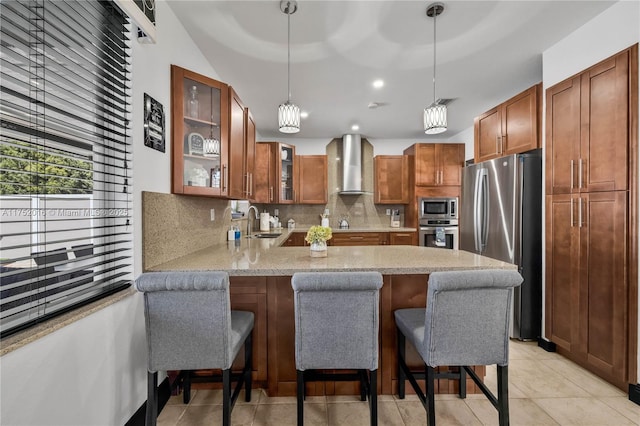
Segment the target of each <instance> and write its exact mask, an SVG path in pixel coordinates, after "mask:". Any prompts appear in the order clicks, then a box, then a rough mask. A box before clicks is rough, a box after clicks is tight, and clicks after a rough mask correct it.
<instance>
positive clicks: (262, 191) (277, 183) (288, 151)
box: [253, 142, 296, 204]
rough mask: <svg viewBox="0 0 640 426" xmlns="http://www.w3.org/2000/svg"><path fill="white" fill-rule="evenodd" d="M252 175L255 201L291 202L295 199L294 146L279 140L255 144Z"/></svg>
mask: <svg viewBox="0 0 640 426" xmlns="http://www.w3.org/2000/svg"><path fill="white" fill-rule="evenodd" d="M255 152H256V156H255V173H254V176H253V181H254V182H253V183H254V188H255V189H254V191H255V196H254V197H253V199H254V201H255V202H256V203H274V204H293V203H294V201H295V189H296V188H295V186H294V185H295V179H294V178H295V172H296V169H295V168H294V165H295V164H294V163H295V161H296V158H295V157H296V148H295V146H293V145H287V144H283V143H280V142H260V143H257V144H256V145H255Z"/></svg>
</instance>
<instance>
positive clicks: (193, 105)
mask: <svg viewBox="0 0 640 426" xmlns="http://www.w3.org/2000/svg"><path fill="white" fill-rule="evenodd" d="M199 110H200V102H199V101H198V87H197V86H191V89H190V90H189V102H188V103H187V115H188V116H189V117H191V118H198V117H199Z"/></svg>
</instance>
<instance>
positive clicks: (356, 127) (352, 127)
mask: <svg viewBox="0 0 640 426" xmlns="http://www.w3.org/2000/svg"><path fill="white" fill-rule="evenodd" d="M351 130H360V126H358V125H357V124H354V125H353V126H351Z"/></svg>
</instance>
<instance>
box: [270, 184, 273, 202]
mask: <svg viewBox="0 0 640 426" xmlns="http://www.w3.org/2000/svg"><path fill="white" fill-rule="evenodd" d="M269 201H273V186H270V187H269Z"/></svg>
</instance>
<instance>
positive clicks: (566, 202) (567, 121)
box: [545, 46, 638, 389]
mask: <svg viewBox="0 0 640 426" xmlns="http://www.w3.org/2000/svg"><path fill="white" fill-rule="evenodd" d="M630 58H635V59H634V60H635V61H637V46H635V47H634V48H631V49H627V50H625V51H623V52H621V53H619V54H617V55H615V56H613V57H611V58H609V59H607V60H605V61H603V62H601V63H599V64H597V65H595V66H593V67H591V68H589V69H588V70H586V71H584V72H582V73H580V74H579V75H576V76H573V77H571V78H569V79H567V80H565V81H563V82H561V83H558V84H556V85H555V86H553V87H551V88H549V89H547V92H546V99H547V102H546V104H547V111H546V114H547V120H546V132H547V133H546V190H547V196H546V281H545V285H546V291H545V295H546V296H545V297H546V300H545V334H546V337H547V338H549V339H550V340H551V341H552V342H554V343H555V344H556V345H557V347H558V352H560V353H561V354H563V355H565V356H567V357H568V358H570V359H572V360H573V361H575V362H577V363H579V364H580V365H582V366H583V367H585V368H587V369H589V370H590V371H592V372H593V373H595V374H597V375H599V376H600V377H602V378H604V379H605V380H607V381H609V382H611V383H613V384H615V385H616V386H618V387H620V388H622V389H626V387H627V385H628V382H629V381H631V380H634V379H635V365H636V364H635V359H636V356H637V355H636V350H635V348H631V349H629V343H630V340H629V335H631V334H635V332H634V331H633V330H637V328H636V327H637V316H635V315H633V313H634V312H637V297H635V296H631V295H635V294H637V293H636V291H637V282H636V280H635V279H634V280H631V279H630V277H634V276H636V274H637V266H636V265H635V263H636V262H637V259H636V258H637V253H636V252H635V247H636V244H635V243H634V242H635V239H636V238H637V237H634V235H635V232H630V229H635V226H633V227H632V226H630V223H636V221H637V219H636V218H635V217H634V215H635V214H636V213H635V212H636V209H635V208H632V206H631V202H630V200H633V199H637V184H636V182H635V181H634V179H637V178H634V177H633V176H637V161H636V158H635V156H633V155H629V153H630V152H637V133H636V132H637V130H634V129H637V111H638V93H637V85H636V86H635V90H630V87H629V82H630V81H632V82H633V81H637V80H638V75H637V67H634V68H630V67H629V64H630V63H633V60H630ZM630 71H631V72H630ZM629 111H632V112H634V113H633V114H629ZM628 189H629V190H628Z"/></svg>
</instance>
